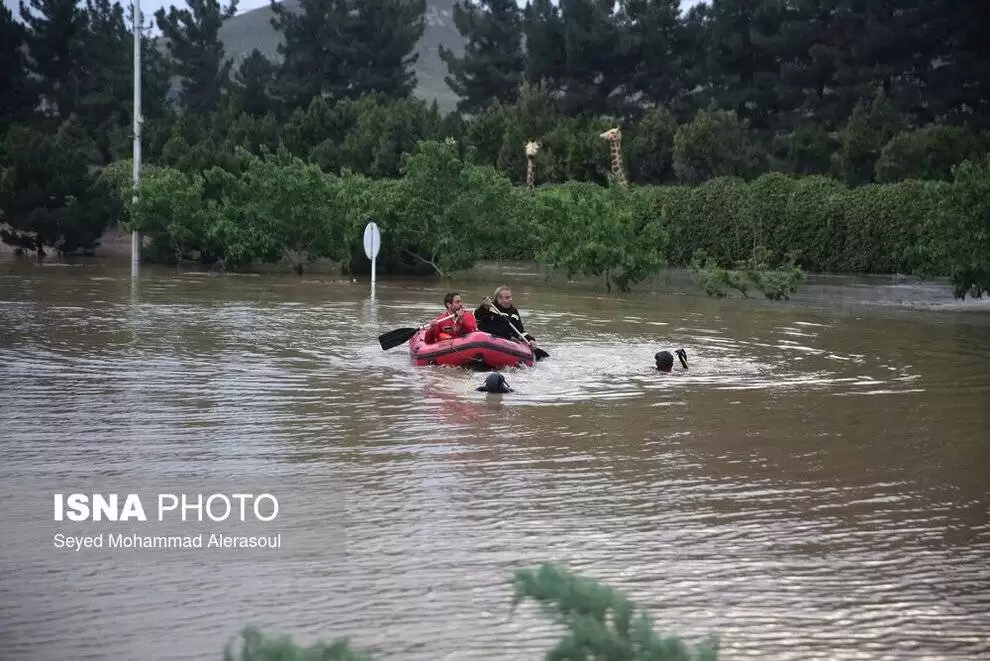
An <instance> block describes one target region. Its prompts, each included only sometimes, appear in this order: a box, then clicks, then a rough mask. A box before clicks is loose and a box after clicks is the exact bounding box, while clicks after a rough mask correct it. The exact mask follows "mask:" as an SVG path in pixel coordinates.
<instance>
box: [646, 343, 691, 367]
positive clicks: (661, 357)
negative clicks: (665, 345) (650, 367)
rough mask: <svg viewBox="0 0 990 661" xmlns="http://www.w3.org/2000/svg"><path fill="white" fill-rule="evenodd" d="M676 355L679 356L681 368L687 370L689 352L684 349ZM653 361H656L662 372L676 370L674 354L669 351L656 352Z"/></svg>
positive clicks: (676, 352) (679, 350)
mask: <svg viewBox="0 0 990 661" xmlns="http://www.w3.org/2000/svg"><path fill="white" fill-rule="evenodd" d="M674 353H675V354H677V359H678V360H680V361H681V366H682V367H684V369H687V368H688V364H687V352H686V351H685V350H684V349H678V350H677V351H675V352H674ZM653 360H654V361H656V364H657V370H658V371H660V372H669V371H671V370H672V369H673V368H674V354H672V353H670V352H669V351H658V352H656V353H655V354H653Z"/></svg>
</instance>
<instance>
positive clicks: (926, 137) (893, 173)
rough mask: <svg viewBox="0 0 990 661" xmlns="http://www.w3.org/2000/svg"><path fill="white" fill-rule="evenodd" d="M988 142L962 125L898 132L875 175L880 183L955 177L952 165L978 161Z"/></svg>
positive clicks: (883, 154) (879, 162)
mask: <svg viewBox="0 0 990 661" xmlns="http://www.w3.org/2000/svg"><path fill="white" fill-rule="evenodd" d="M986 150H987V145H986V144H985V141H983V140H980V139H979V138H978V137H977V136H976V135H974V134H973V133H972V132H971V131H967V130H966V129H964V128H962V127H960V126H940V125H932V126H926V127H924V128H921V129H918V130H917V131H910V132H903V133H898V134H897V135H895V136H894V137H893V138H891V140H890V142H888V143H887V144H886V145H885V146H884V148H883V149H882V150H881V152H880V157H879V158H878V159H877V164H876V175H875V178H876V180H877V181H878V182H880V183H890V182H894V181H901V180H903V179H940V180H943V181H951V180H952V168H953V167H954V166H956V165H958V164H960V163H962V162H963V161H965V160H972V161H978V160H979V159H980V158H981V157H982V156H983V154H985V153H986Z"/></svg>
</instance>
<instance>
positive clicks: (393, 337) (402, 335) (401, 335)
mask: <svg viewBox="0 0 990 661" xmlns="http://www.w3.org/2000/svg"><path fill="white" fill-rule="evenodd" d="M453 318H454V315H449V316H447V317H443V318H442V319H438V320H437V321H438V322H440V321H447V320H448V319H453ZM429 327H430V324H427V325H425V326H420V327H419V328H396V329H395V330H390V331H389V332H387V333H382V334H381V335H379V336H378V344H380V345H382V349H384V350H385V351H388V350H389V349H392V348H394V347H397V346H399V345H400V344H405V343H406V342H408V341H409V340H411V339H412V336H413V335H415V334H416V333H418V332H419V331H421V330H423V329H424V328H429Z"/></svg>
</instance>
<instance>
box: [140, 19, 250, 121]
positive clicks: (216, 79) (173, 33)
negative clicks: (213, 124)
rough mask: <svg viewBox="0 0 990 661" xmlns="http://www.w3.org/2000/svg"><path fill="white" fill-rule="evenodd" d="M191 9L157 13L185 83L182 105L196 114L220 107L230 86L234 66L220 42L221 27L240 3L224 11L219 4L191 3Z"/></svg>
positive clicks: (183, 83) (170, 52)
mask: <svg viewBox="0 0 990 661" xmlns="http://www.w3.org/2000/svg"><path fill="white" fill-rule="evenodd" d="M187 5H188V7H189V9H176V8H175V6H174V5H173V6H170V7H169V11H168V13H166V12H165V10H164V9H159V10H158V11H157V12H155V21H156V22H157V24H158V29H159V30H161V31H162V36H163V37H164V38H165V40H166V41H167V43H168V50H169V54H170V55H171V58H172V62H173V66H174V70H175V73H176V74H178V76H179V77H180V78H181V80H182V83H181V85H182V91H181V94H180V102H181V103H182V105H183V106H184V107H185V108H187V109H189V110H190V111H192V112H195V113H209V112H212V111H214V110H216V109H217V108H219V107H220V100H221V98H222V96H223V94H224V92H225V91H227V89H228V88H229V85H230V70H231V66H232V64H231V62H230V60H229V59H227V58H226V55H225V53H224V47H223V42H221V41H220V27H221V26H222V25H223V22H224V21H226V20H228V19H230V18H232V17H233V16H234V14H235V13H236V12H237V0H230V4H229V5H227V6H226V7H221V5H220V2H219V0H188V2H187Z"/></svg>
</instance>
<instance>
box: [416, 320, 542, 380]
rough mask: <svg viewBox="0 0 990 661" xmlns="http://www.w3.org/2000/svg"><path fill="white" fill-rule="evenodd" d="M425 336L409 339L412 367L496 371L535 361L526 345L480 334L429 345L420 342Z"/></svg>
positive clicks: (418, 335) (424, 333)
mask: <svg viewBox="0 0 990 661" xmlns="http://www.w3.org/2000/svg"><path fill="white" fill-rule="evenodd" d="M425 335H426V331H425V330H421V331H419V332H418V333H416V334H415V335H413V336H412V339H411V340H409V355H410V357H411V358H412V361H413V364H414V365H451V366H453V367H471V368H477V369H481V370H498V369H502V368H504V367H517V366H522V365H525V366H527V367H532V366H533V364H534V362H535V356H534V355H533V349H532V347H530V346H529V345H528V344H524V343H523V342H517V341H515V340H504V339H502V338H500V337H495V336H494V335H489V334H488V333H484V332H481V331H478V332H477V333H468V334H467V335H465V336H463V337H458V338H454V339H453V340H441V341H439V342H434V343H432V344H427V343H426V342H424V341H423V337H424V336H425Z"/></svg>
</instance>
